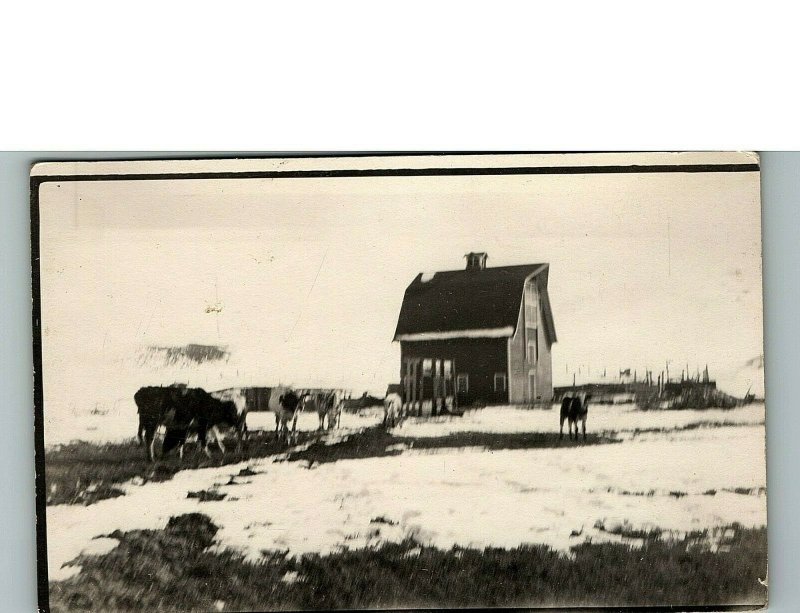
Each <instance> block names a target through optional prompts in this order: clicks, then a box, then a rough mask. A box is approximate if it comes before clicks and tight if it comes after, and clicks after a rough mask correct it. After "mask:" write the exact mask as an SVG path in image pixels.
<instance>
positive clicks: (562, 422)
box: [558, 415, 566, 440]
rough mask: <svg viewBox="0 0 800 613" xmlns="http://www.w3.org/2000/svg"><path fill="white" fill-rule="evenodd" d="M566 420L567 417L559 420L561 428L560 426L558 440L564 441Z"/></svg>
mask: <svg viewBox="0 0 800 613" xmlns="http://www.w3.org/2000/svg"><path fill="white" fill-rule="evenodd" d="M564 419H566V417H565V416H564V415H562V416H561V417H560V419H559V422H560V423H559V426H558V440H562V439H563V438H564Z"/></svg>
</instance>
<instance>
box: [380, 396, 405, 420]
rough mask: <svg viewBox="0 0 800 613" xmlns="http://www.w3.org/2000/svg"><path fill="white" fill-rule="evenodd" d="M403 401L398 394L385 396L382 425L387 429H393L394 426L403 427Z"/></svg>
mask: <svg viewBox="0 0 800 613" xmlns="http://www.w3.org/2000/svg"><path fill="white" fill-rule="evenodd" d="M404 417H405V415H404V414H403V399H402V398H401V397H400V394H397V393H391V394H387V395H386V398H384V399H383V425H384V426H386V427H387V428H394V427H395V426H396V425H398V426H401V425H403V419H404Z"/></svg>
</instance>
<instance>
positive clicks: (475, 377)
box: [400, 338, 508, 404]
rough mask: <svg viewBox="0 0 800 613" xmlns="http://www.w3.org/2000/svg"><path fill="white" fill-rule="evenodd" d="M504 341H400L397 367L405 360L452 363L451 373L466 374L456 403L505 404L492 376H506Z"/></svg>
mask: <svg viewBox="0 0 800 613" xmlns="http://www.w3.org/2000/svg"><path fill="white" fill-rule="evenodd" d="M506 344H507V339H506V338H470V339H452V340H443V341H402V342H401V343H400V354H401V358H400V364H401V373H400V376H401V377H402V375H403V373H402V365H403V364H404V363H405V359H406V358H409V357H417V358H442V359H452V360H454V361H455V374H459V373H467V374H468V375H469V392H468V393H467V394H466V395H465V396H464V397H463V398H462V397H461V396H459V402H460V403H463V404H473V403H487V404H488V403H492V404H494V403H506V402H508V393H507V392H495V391H494V375H495V373H507V370H508V355H507V346H506Z"/></svg>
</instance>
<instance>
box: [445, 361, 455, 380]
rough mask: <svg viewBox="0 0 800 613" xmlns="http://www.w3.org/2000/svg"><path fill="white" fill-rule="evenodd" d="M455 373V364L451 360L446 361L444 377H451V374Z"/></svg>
mask: <svg viewBox="0 0 800 613" xmlns="http://www.w3.org/2000/svg"><path fill="white" fill-rule="evenodd" d="M452 372H453V362H452V361H451V360H445V361H444V376H445V377H449V376H450V373H452Z"/></svg>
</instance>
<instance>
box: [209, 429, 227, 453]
mask: <svg viewBox="0 0 800 613" xmlns="http://www.w3.org/2000/svg"><path fill="white" fill-rule="evenodd" d="M211 434H213V435H214V440H215V441H216V442H217V447H219V450H220V451H221V452H222V455H225V445H223V444H222V433H221V432H220V431H219V428H217V426H216V425H214V426H211Z"/></svg>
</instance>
